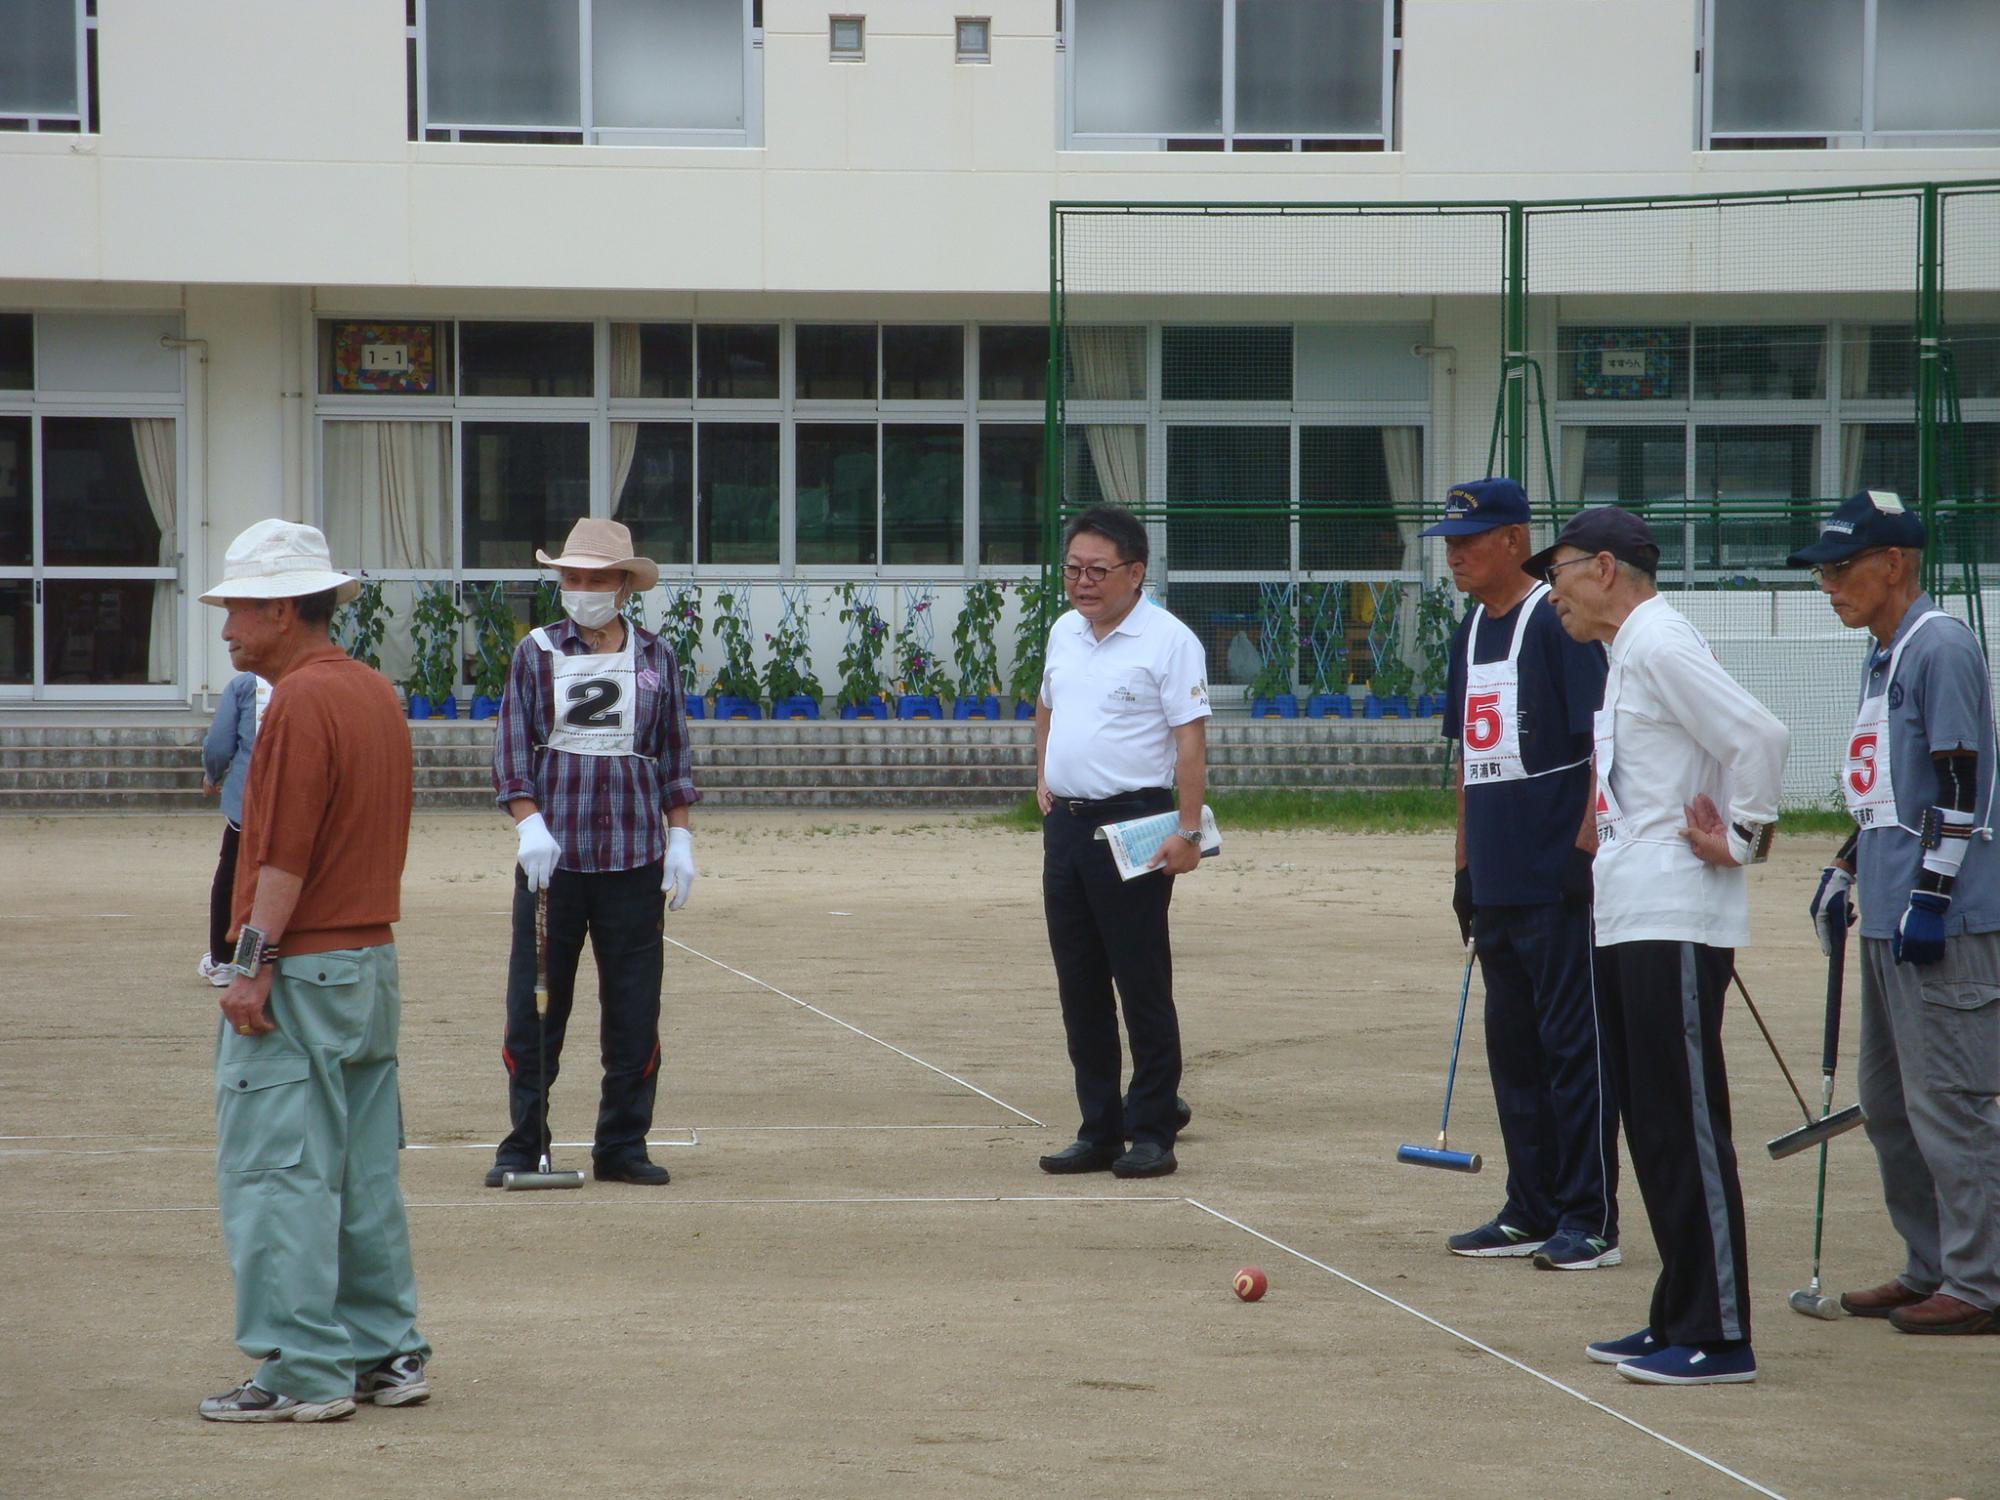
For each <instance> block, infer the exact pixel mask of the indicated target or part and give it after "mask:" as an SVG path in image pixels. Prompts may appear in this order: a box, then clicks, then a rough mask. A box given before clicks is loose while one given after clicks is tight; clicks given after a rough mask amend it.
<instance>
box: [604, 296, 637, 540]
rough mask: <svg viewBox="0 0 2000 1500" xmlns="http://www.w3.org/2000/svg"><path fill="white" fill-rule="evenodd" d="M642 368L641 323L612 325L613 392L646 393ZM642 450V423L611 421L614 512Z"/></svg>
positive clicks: (622, 393) (624, 394)
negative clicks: (637, 456) (637, 455)
mask: <svg viewBox="0 0 2000 1500" xmlns="http://www.w3.org/2000/svg"><path fill="white" fill-rule="evenodd" d="M640 381H641V370H640V367H639V325H638V324H637V323H613V324H612V325H611V394H612V395H613V396H637V395H640V394H642V387H641V384H640ZM638 451H639V424H638V423H637V422H613V423H612V424H611V514H612V515H614V516H615V515H617V514H618V499H619V497H620V496H621V495H623V494H624V493H625V481H626V480H627V479H630V478H631V477H632V459H633V457H634V456H635V455H636V454H637V453H638Z"/></svg>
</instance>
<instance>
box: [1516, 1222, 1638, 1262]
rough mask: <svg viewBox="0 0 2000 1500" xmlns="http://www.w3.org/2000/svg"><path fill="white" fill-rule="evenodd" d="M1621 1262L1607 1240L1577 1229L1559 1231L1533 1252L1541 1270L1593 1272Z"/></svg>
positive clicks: (1617, 1251) (1617, 1250) (1618, 1254)
mask: <svg viewBox="0 0 2000 1500" xmlns="http://www.w3.org/2000/svg"><path fill="white" fill-rule="evenodd" d="M1624 1259H1625V1256H1624V1253H1623V1252H1622V1251H1621V1250H1619V1248H1618V1247H1617V1246H1616V1245H1614V1244H1612V1243H1611V1242H1610V1241H1609V1240H1607V1239H1602V1238H1600V1237H1599V1236H1597V1235H1594V1234H1585V1233H1584V1232H1583V1231H1582V1230H1580V1229H1558V1230H1557V1231H1556V1232H1555V1233H1554V1234H1552V1235H1550V1236H1549V1237H1548V1239H1547V1240H1546V1241H1545V1242H1544V1243H1543V1245H1542V1248H1541V1249H1539V1250H1537V1251H1536V1252H1535V1265H1536V1267H1537V1268H1538V1269H1540V1270H1543V1271H1595V1270H1596V1269H1597V1268H1598V1267H1599V1266H1615V1265H1618V1264H1619V1263H1620V1262H1622V1261H1623V1260H1624Z"/></svg>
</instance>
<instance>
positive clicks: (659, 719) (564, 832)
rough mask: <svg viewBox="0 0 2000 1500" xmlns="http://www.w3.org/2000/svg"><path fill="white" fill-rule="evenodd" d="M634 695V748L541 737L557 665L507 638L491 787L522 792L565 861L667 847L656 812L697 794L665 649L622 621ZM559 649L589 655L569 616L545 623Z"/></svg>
mask: <svg viewBox="0 0 2000 1500" xmlns="http://www.w3.org/2000/svg"><path fill="white" fill-rule="evenodd" d="M625 628H626V629H628V630H630V631H632V633H633V663H632V665H633V668H634V670H635V671H636V673H637V677H638V681H637V684H636V689H637V691H636V694H635V696H636V697H637V699H638V705H637V709H636V712H637V717H638V723H637V725H636V726H635V738H634V741H633V748H634V749H635V750H636V751H637V752H638V753H637V754H635V755H572V754H569V753H567V752H565V751H561V750H551V749H549V748H548V747H547V744H546V741H547V739H548V735H549V728H550V725H551V723H552V722H553V720H552V717H551V716H552V714H553V700H554V697H555V687H554V680H555V672H554V669H553V667H552V666H551V663H550V659H549V653H548V652H546V651H544V650H543V649H542V648H541V647H540V646H537V645H536V644H535V643H534V641H532V640H523V641H522V642H521V644H520V645H518V646H516V647H515V648H514V662H513V665H512V666H510V667H509V668H508V670H507V691H506V695H505V696H504V697H502V698H501V700H500V728H499V732H498V733H497V734H496V735H495V736H494V739H493V789H494V791H495V793H496V794H497V795H496V797H495V799H494V800H495V801H497V802H498V803H499V804H500V805H501V806H502V807H505V806H506V805H507V804H508V803H509V802H511V801H513V800H514V799H515V798H516V797H527V798H529V799H531V800H532V801H533V802H534V804H535V806H536V807H537V808H539V809H540V810H541V814H542V818H543V820H544V821H545V822H547V824H548V825H549V832H550V833H551V834H553V835H554V836H555V840H556V842H557V843H558V844H560V845H561V846H562V858H561V860H560V861H558V862H559V863H560V864H561V866H562V868H563V869H565V870H576V871H580V872H582V873H584V874H597V873H599V872H602V871H607V870H633V869H637V868H639V867H640V866H641V865H649V864H651V863H652V862H653V861H654V860H657V859H660V858H662V857H664V855H665V854H666V834H665V831H664V829H663V827H662V823H663V819H662V817H661V813H662V811H663V810H664V809H666V808H673V807H687V806H690V805H692V804H693V803H696V802H699V801H700V800H701V793H700V792H698V791H696V790H695V785H694V778H693V775H692V771H691V768H690V766H689V764H688V738H687V704H686V701H685V699H684V696H683V692H682V688H681V669H680V663H678V662H676V661H675V660H674V653H673V650H672V649H671V648H670V647H669V646H668V645H667V643H666V642H665V641H663V640H661V639H660V638H659V637H658V636H657V635H654V634H653V633H652V632H651V631H649V630H640V629H638V628H637V627H636V626H634V625H633V624H632V623H631V622H630V621H627V622H626V627H625ZM545 633H546V634H547V636H548V638H549V641H550V643H551V644H552V645H553V646H554V647H555V648H556V650H558V651H560V652H562V653H563V655H565V656H587V655H589V654H590V648H589V647H588V646H586V645H584V643H583V638H582V637H581V636H580V635H579V634H578V633H577V629H576V626H575V625H574V624H573V623H572V622H571V621H569V620H561V621H558V622H557V623H556V624H554V625H550V626H547V627H546V629H545Z"/></svg>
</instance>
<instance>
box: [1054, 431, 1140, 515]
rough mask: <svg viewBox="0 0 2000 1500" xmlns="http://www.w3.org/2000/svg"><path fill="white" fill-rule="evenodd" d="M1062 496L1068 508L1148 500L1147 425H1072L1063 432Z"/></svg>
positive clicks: (1127, 505)
mask: <svg viewBox="0 0 2000 1500" xmlns="http://www.w3.org/2000/svg"><path fill="white" fill-rule="evenodd" d="M1063 445H1064V446H1063V496H1064V500H1065V503H1066V505H1067V506H1068V508H1069V509H1072V510H1074V509H1076V508H1078V507H1080V506H1085V505H1122V506H1124V507H1125V508H1126V509H1127V510H1132V509H1134V508H1136V507H1138V506H1141V505H1144V504H1145V503H1146V429H1145V428H1143V427H1137V426H1130V427H1128V426H1122V425H1120V426H1110V425H1104V426H1097V425H1093V426H1088V427H1078V426H1071V427H1069V428H1068V430H1067V431H1065V432H1064V433H1063Z"/></svg>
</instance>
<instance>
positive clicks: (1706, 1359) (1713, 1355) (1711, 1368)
mask: <svg viewBox="0 0 2000 1500" xmlns="http://www.w3.org/2000/svg"><path fill="white" fill-rule="evenodd" d="M1618 1373H1619V1374H1620V1375H1623V1376H1624V1377H1625V1378H1626V1379H1627V1380H1636V1381H1638V1382H1639V1384H1641V1385H1747V1384H1749V1383H1750V1382H1751V1381H1753V1380H1755V1379H1756V1378H1757V1357H1756V1356H1755V1355H1754V1354H1752V1353H1751V1352H1750V1346H1749V1345H1748V1344H1732V1345H1729V1346H1728V1347H1727V1348H1717V1349H1713V1350H1710V1349H1700V1348H1697V1347H1695V1346H1694V1345H1692V1344H1670V1345H1668V1346H1667V1347H1666V1348H1665V1349H1662V1350H1661V1351H1660V1352H1659V1353H1658V1354H1648V1355H1645V1356H1644V1357H1643V1358H1640V1359H1628V1360H1626V1361H1625V1362H1624V1363H1623V1364H1621V1365H1619V1366H1618Z"/></svg>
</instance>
